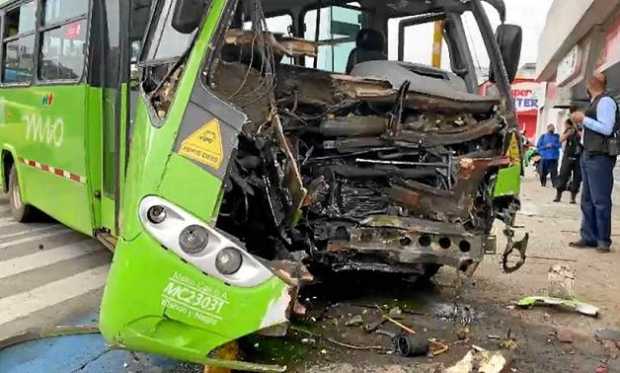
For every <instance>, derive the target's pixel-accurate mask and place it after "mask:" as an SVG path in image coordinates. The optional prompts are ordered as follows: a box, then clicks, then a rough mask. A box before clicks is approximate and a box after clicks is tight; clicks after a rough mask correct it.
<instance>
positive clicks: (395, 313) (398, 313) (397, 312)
mask: <svg viewBox="0 0 620 373" xmlns="http://www.w3.org/2000/svg"><path fill="white" fill-rule="evenodd" d="M388 315H389V316H390V317H391V318H393V319H402V317H403V310H402V309H401V308H400V307H393V308H391V309H390V312H389V313H388Z"/></svg>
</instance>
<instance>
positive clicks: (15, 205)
mask: <svg viewBox="0 0 620 373" xmlns="http://www.w3.org/2000/svg"><path fill="white" fill-rule="evenodd" d="M9 203H10V205H11V214H12V215H13V218H14V219H15V220H17V221H18V222H20V223H24V222H27V221H29V220H30V219H31V218H32V216H33V214H34V209H33V207H32V206H28V205H26V204H25V203H24V201H23V200H22V195H21V192H20V190H19V180H18V179H17V170H16V169H15V166H14V165H13V166H11V171H10V172H9Z"/></svg>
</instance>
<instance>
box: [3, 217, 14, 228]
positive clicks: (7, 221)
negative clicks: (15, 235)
mask: <svg viewBox="0 0 620 373" xmlns="http://www.w3.org/2000/svg"><path fill="white" fill-rule="evenodd" d="M15 223H17V222H16V221H15V219H13V218H12V217H8V218H0V228H1V227H6V226H9V225H13V224H15Z"/></svg>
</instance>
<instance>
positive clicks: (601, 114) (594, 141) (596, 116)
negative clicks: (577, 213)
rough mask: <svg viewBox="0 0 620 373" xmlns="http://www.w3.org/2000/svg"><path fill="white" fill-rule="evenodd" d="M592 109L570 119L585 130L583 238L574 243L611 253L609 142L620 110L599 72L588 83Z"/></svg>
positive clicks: (612, 161) (612, 163)
mask: <svg viewBox="0 0 620 373" xmlns="http://www.w3.org/2000/svg"><path fill="white" fill-rule="evenodd" d="M588 95H589V96H590V98H591V104H590V107H589V108H588V109H587V110H586V111H585V113H583V112H579V111H577V112H574V113H573V114H572V115H571V119H572V120H573V122H574V123H575V124H577V125H580V126H582V127H583V137H582V141H583V148H584V152H583V155H582V157H581V172H582V177H583V192H582V195H581V211H582V214H583V216H582V221H581V239H580V240H579V241H577V242H572V243H571V245H570V246H572V247H576V248H590V247H595V248H596V249H597V250H598V251H599V252H603V253H608V252H610V251H611V195H612V191H613V186H614V175H613V169H614V167H615V165H616V156H612V155H610V151H609V139H610V138H612V137H613V136H614V133H616V131H617V130H618V126H619V125H620V119H619V118H620V110H618V105H617V104H616V101H615V100H614V99H613V98H612V97H611V96H609V94H608V93H607V78H606V77H605V75H604V74H602V73H596V74H594V76H593V77H592V78H591V79H590V80H589V81H588Z"/></svg>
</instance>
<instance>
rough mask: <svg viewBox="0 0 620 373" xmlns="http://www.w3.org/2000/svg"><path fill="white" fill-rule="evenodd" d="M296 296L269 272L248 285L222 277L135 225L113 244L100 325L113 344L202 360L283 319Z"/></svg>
mask: <svg viewBox="0 0 620 373" xmlns="http://www.w3.org/2000/svg"><path fill="white" fill-rule="evenodd" d="M296 296H297V288H296V287H295V286H291V285H289V284H287V283H286V282H284V281H283V280H282V279H280V278H279V277H278V276H276V275H275V274H274V275H273V276H271V277H270V278H268V279H267V280H266V281H264V282H262V283H261V284H259V285H257V286H253V287H245V288H244V287H238V286H231V285H228V284H226V283H224V282H223V281H221V280H219V279H216V278H214V277H212V276H207V275H205V274H204V273H202V272H201V271H200V270H198V269H197V268H196V267H194V266H192V265H189V264H187V263H186V262H184V261H182V260H181V259H180V258H179V257H178V256H176V255H175V254H173V253H172V252H171V251H169V250H166V249H165V248H163V247H162V245H160V244H159V243H158V242H157V241H155V240H154V239H153V238H152V237H151V236H150V235H148V234H146V233H145V232H143V233H142V234H140V235H138V236H137V237H136V238H135V239H133V240H131V241H125V240H122V239H121V240H120V241H119V243H118V245H117V248H116V251H115V256H114V262H113V264H112V267H111V270H110V274H109V276H108V281H107V284H106V288H105V292H104V296H103V300H102V305H101V317H100V329H101V332H102V334H103V336H104V337H105V338H106V340H107V341H108V342H109V343H110V344H112V345H113V346H118V347H121V348H130V349H131V350H137V351H144V352H149V353H155V354H161V355H165V356H170V357H172V358H175V359H179V360H184V361H191V362H195V363H202V364H205V363H206V362H207V361H208V360H209V353H210V352H212V351H214V350H215V349H216V348H218V347H220V346H222V345H225V344H226V343H228V342H231V341H234V340H236V339H238V338H240V337H242V336H245V335H248V334H251V333H254V332H257V331H259V330H264V329H269V328H274V327H278V326H283V325H284V326H286V325H287V323H288V317H289V314H290V312H291V311H292V309H293V305H294V300H295V299H296Z"/></svg>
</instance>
